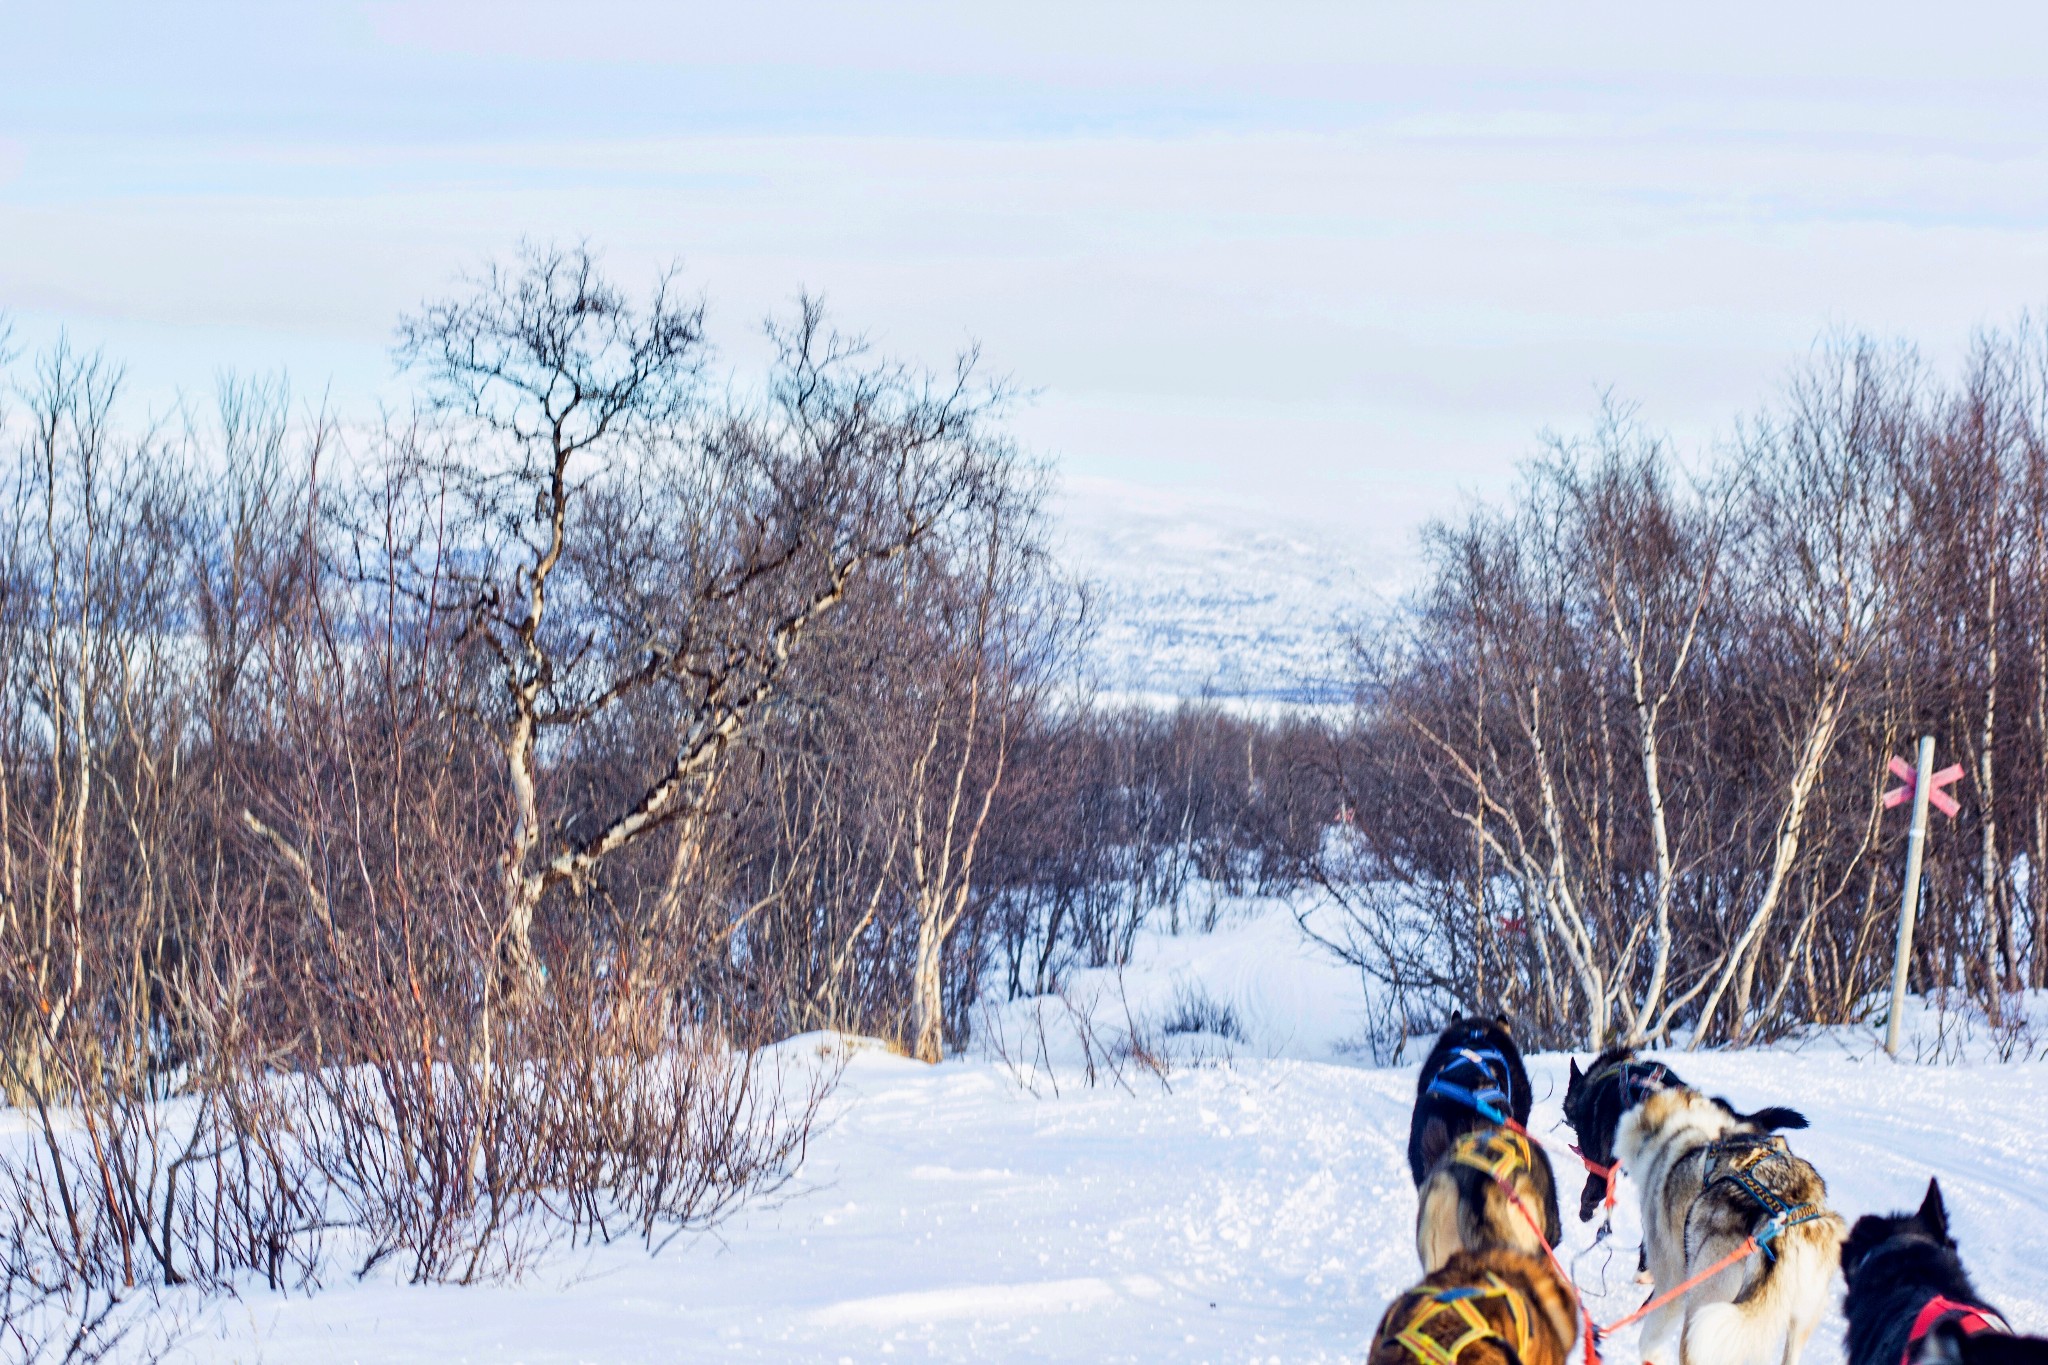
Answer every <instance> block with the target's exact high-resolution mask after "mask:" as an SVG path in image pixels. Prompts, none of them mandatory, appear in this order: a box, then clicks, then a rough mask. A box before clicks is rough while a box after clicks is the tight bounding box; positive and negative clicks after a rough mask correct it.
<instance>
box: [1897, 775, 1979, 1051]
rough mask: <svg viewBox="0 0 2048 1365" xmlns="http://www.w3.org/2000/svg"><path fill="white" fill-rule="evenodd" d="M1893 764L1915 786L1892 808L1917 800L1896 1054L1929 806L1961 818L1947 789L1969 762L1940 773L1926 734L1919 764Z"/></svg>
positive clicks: (1902, 934) (1903, 920)
mask: <svg viewBox="0 0 2048 1365" xmlns="http://www.w3.org/2000/svg"><path fill="white" fill-rule="evenodd" d="M1890 767H1891V771H1892V774H1893V775H1894V776H1895V777H1898V778H1900V779H1901V780H1903V781H1908V782H1911V783H1912V784H1913V785H1912V786H1910V787H1894V788H1892V789H1891V790H1890V791H1888V792H1886V793H1885V794H1884V803H1885V805H1886V806H1888V807H1889V806H1897V805H1903V804H1904V803H1905V801H1906V800H1907V799H1908V798H1909V797H1910V798H1911V799H1912V802H1913V824H1912V826H1911V827H1910V828H1909V829H1908V830H1907V831H1906V890H1905V895H1904V896H1903V897H1902V898H1901V899H1900V901H1899V946H1898V951H1897V953H1896V955H1894V957H1893V958H1892V1007H1891V1013H1890V1015H1889V1016H1888V1017H1887V1018H1886V1019H1885V1025H1884V1050H1885V1051H1886V1052H1887V1053H1889V1054H1891V1055H1892V1056H1894V1057H1896V1056H1898V1055H1899V1016H1900V1014H1902V1013H1903V1012H1904V1010H1905V1007H1906V968H1907V967H1908V966H1909V965H1911V963H1912V960H1913V921H1914V919H1915V918H1916V917H1917V916H1918V915H1919V913H1920V864H1921V862H1922V861H1923V860H1924V858H1925V856H1926V853H1927V807H1928V805H1929V804H1930V803H1932V804H1934V805H1937V806H1939V807H1941V811H1942V813H1943V814H1944V815H1946V816H1948V817H1949V819H1951V820H1953V819H1955V815H1956V811H1957V810H1958V809H1959V807H1958V806H1957V805H1956V799H1955V798H1954V797H1953V796H1950V795H1949V794H1948V793H1947V792H1945V791H1943V790H1941V788H1943V787H1946V786H1949V785H1950V784H1952V783H1954V782H1955V781H1956V780H1957V779H1958V778H1960V777H1962V775H1963V765H1962V764H1960V763H1956V764H1951V765H1950V766H1949V767H1946V768H1944V769H1942V770H1941V771H1940V772H1936V771H1934V736H1933V735H1922V736H1920V754H1919V762H1917V763H1915V764H1913V765H1912V766H1910V767H1909V766H1907V763H1906V760H1905V759H1903V758H1894V759H1893V760H1892V761H1891V764H1890Z"/></svg>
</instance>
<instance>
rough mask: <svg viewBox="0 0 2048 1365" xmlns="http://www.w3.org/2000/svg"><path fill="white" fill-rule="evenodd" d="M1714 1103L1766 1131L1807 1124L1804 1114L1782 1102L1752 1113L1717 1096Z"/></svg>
mask: <svg viewBox="0 0 2048 1365" xmlns="http://www.w3.org/2000/svg"><path fill="white" fill-rule="evenodd" d="M1715 1103H1717V1104H1719V1105H1720V1106H1721V1107H1722V1108H1723V1109H1726V1110H1727V1111H1728V1112H1729V1113H1730V1114H1733V1115H1734V1116H1735V1117H1736V1118H1737V1119H1739V1120H1741V1121H1742V1122H1744V1123H1751V1124H1755V1125H1756V1126H1757V1127H1759V1128H1761V1129H1763V1130H1764V1131H1765V1132H1766V1133H1775V1132H1777V1131H1778V1130H1779V1129H1781V1128H1804V1127H1806V1126H1807V1122H1806V1115H1804V1114H1802V1113H1800V1112H1799V1111H1798V1110H1797V1109H1787V1108H1786V1107H1785V1106H1784V1105H1782V1104H1773V1105H1768V1106H1766V1107H1765V1108H1762V1109H1759V1110H1757V1111H1756V1112H1755V1113H1754V1114H1745V1113H1743V1112H1742V1111H1741V1110H1740V1109H1737V1108H1736V1107H1735V1106H1734V1105H1732V1104H1730V1103H1728V1101H1726V1100H1724V1099H1720V1098H1719V1097H1716V1099H1715Z"/></svg>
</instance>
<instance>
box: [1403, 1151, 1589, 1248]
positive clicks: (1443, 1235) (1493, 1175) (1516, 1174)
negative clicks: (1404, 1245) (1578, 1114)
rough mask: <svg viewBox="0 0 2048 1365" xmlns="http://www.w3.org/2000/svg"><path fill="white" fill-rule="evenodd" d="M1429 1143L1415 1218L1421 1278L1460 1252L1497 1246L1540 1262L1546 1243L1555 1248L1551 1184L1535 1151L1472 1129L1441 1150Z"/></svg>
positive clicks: (1547, 1163) (1554, 1181)
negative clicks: (1427, 1163)
mask: <svg viewBox="0 0 2048 1365" xmlns="http://www.w3.org/2000/svg"><path fill="white" fill-rule="evenodd" d="M1430 1131H1431V1134H1436V1133H1439V1132H1441V1131H1442V1130H1441V1129H1440V1128H1436V1127H1432V1128H1431V1130H1430ZM1432 1144H1433V1138H1432V1139H1431V1140H1429V1141H1425V1143H1424V1148H1425V1155H1427V1156H1428V1157H1429V1158H1430V1168H1429V1174H1428V1175H1427V1176H1425V1177H1424V1178H1423V1181H1422V1189H1421V1191H1420V1197H1419V1199H1418V1201H1417V1208H1416V1216H1415V1251H1416V1254H1417V1255H1418V1256H1420V1257H1421V1258H1422V1273H1423V1274H1425V1275H1427V1274H1431V1273H1434V1272H1435V1271H1437V1270H1439V1269H1441V1268H1442V1267H1443V1265H1444V1264H1445V1263H1446V1262H1447V1261H1449V1260H1450V1259H1451V1257H1452V1256H1453V1255H1455V1254H1456V1253H1458V1252H1460V1251H1484V1250H1486V1249H1488V1248H1490V1247H1505V1248H1507V1249H1509V1250H1512V1251H1519V1252H1521V1253H1522V1254H1524V1255H1526V1256H1542V1255H1543V1254H1544V1246H1545V1244H1546V1243H1547V1244H1548V1245H1550V1246H1556V1245H1557V1241H1558V1237H1559V1235H1560V1233H1561V1231H1562V1229H1561V1228H1560V1227H1559V1225H1558V1216H1557V1178H1556V1177H1555V1176H1554V1175H1552V1174H1551V1170H1550V1158H1549V1157H1547V1156H1545V1155H1544V1153H1543V1149H1542V1148H1541V1147H1539V1146H1537V1145H1536V1144H1535V1143H1533V1142H1531V1141H1530V1140H1529V1139H1528V1138H1526V1137H1524V1136H1523V1135H1522V1134H1520V1133H1517V1132H1514V1131H1513V1130H1511V1129H1507V1128H1475V1129H1473V1130H1471V1131H1470V1132H1467V1133H1461V1134H1459V1135H1458V1136H1457V1138H1455V1139H1454V1140H1453V1141H1451V1142H1450V1144H1449V1145H1448V1146H1447V1147H1444V1148H1442V1149H1441V1150H1430V1148H1431V1146H1432Z"/></svg>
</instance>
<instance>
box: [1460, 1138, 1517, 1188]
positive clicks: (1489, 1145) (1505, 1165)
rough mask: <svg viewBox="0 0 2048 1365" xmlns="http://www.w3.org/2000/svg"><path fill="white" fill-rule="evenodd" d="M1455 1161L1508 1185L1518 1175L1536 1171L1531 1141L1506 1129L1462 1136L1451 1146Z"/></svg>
mask: <svg viewBox="0 0 2048 1365" xmlns="http://www.w3.org/2000/svg"><path fill="white" fill-rule="evenodd" d="M1451 1160H1452V1161H1454V1162H1456V1163H1457V1164H1458V1165H1460V1166H1470V1167H1471V1168H1472V1169H1473V1170H1475V1171H1484V1172H1486V1174H1488V1175H1489V1176H1492V1177H1493V1178H1494V1179H1495V1180H1499V1181H1502V1182H1504V1183H1505V1182H1506V1181H1508V1180H1509V1179H1511V1178H1512V1177H1513V1176H1514V1174H1515V1173H1516V1172H1517V1171H1533V1170H1534V1169H1535V1168H1536V1157H1535V1154H1534V1153H1532V1152H1531V1151H1530V1150H1529V1139H1527V1138H1525V1137H1523V1136H1522V1135H1521V1134H1520V1133H1516V1132H1511V1131H1510V1130H1508V1129H1506V1128H1476V1129H1474V1130H1472V1131H1471V1132H1469V1133H1463V1134H1460V1135H1459V1137H1458V1140H1457V1141H1456V1142H1455V1143H1453V1144H1452V1146H1451Z"/></svg>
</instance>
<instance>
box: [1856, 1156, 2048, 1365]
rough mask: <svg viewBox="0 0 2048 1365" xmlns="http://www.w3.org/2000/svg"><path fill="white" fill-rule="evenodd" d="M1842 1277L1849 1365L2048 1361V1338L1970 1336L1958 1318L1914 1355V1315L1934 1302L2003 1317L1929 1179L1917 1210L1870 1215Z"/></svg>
mask: <svg viewBox="0 0 2048 1365" xmlns="http://www.w3.org/2000/svg"><path fill="white" fill-rule="evenodd" d="M1842 1274H1843V1276H1844V1277H1845V1278H1846V1279H1847V1280H1848V1282H1849V1293H1848V1296H1847V1298H1845V1299H1844V1300H1843V1302H1842V1312H1843V1315H1844V1316H1846V1317H1847V1318H1848V1319H1849V1335H1848V1347H1849V1365H1900V1362H1901V1361H1906V1362H1907V1365H2048V1340H2043V1339H2042V1338H2040V1337H2020V1336H2007V1335H2005V1334H2003V1333H1982V1334H1979V1335H1977V1336H1974V1337H1973V1336H1968V1335H1966V1334H1965V1333H1964V1332H1963V1330H1962V1329H1961V1327H1959V1326H1958V1325H1957V1324H1956V1323H1954V1322H1953V1321H1949V1322H1937V1323H1936V1324H1935V1325H1934V1327H1933V1328H1932V1329H1931V1330H1930V1331H1929V1332H1928V1333H1927V1335H1926V1336H1924V1337H1922V1338H1921V1339H1920V1340H1919V1341H1918V1342H1912V1343H1911V1346H1912V1355H1911V1356H1910V1358H1909V1357H1908V1356H1907V1348H1908V1344H1909V1339H1910V1338H1911V1336H1912V1331H1913V1320H1914V1318H1916V1317H1917V1316H1919V1313H1920V1310H1921V1309H1922V1308H1923V1307H1925V1306H1926V1304H1927V1303H1928V1301H1929V1300H1931V1299H1934V1298H1944V1299H1952V1300H1954V1301H1955V1302H1957V1303H1966V1304H1970V1305H1972V1306H1974V1307H1977V1308H1981V1309H1983V1310H1985V1311H1986V1312H1988V1313H1993V1314H1997V1315H1998V1317H1999V1318H2000V1320H2001V1321H2003V1319H2004V1315H2003V1314H2000V1313H1998V1310H1997V1309H1996V1308H1994V1307H1992V1306H1991V1305H1990V1304H1988V1303H1986V1302H1984V1297H1983V1295H1981V1294H1979V1293H1978V1292H1977V1287H1976V1286H1975V1285H1973V1284H1971V1283H1970V1277H1969V1275H1968V1273H1967V1272H1965V1271H1964V1269H1963V1262H1962V1258H1961V1257H1960V1256H1958V1255H1957V1254H1956V1244H1955V1241H1954V1239H1952V1238H1951V1237H1950V1236H1949V1235H1948V1209H1947V1207H1946V1206H1945V1205H1943V1203H1942V1200H1941V1185H1940V1184H1939V1182H1937V1181H1933V1180H1930V1181H1928V1182H1927V1198H1926V1199H1925V1200H1923V1201H1922V1202H1921V1205H1920V1208H1919V1210H1918V1211H1917V1212H1914V1213H1896V1214H1889V1215H1884V1214H1874V1213H1873V1214H1866V1215H1864V1216H1863V1217H1861V1218H1859V1219H1857V1220H1856V1226H1855V1227H1853V1228H1851V1229H1850V1230H1849V1240H1848V1241H1846V1242H1844V1243H1843V1244H1842Z"/></svg>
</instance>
